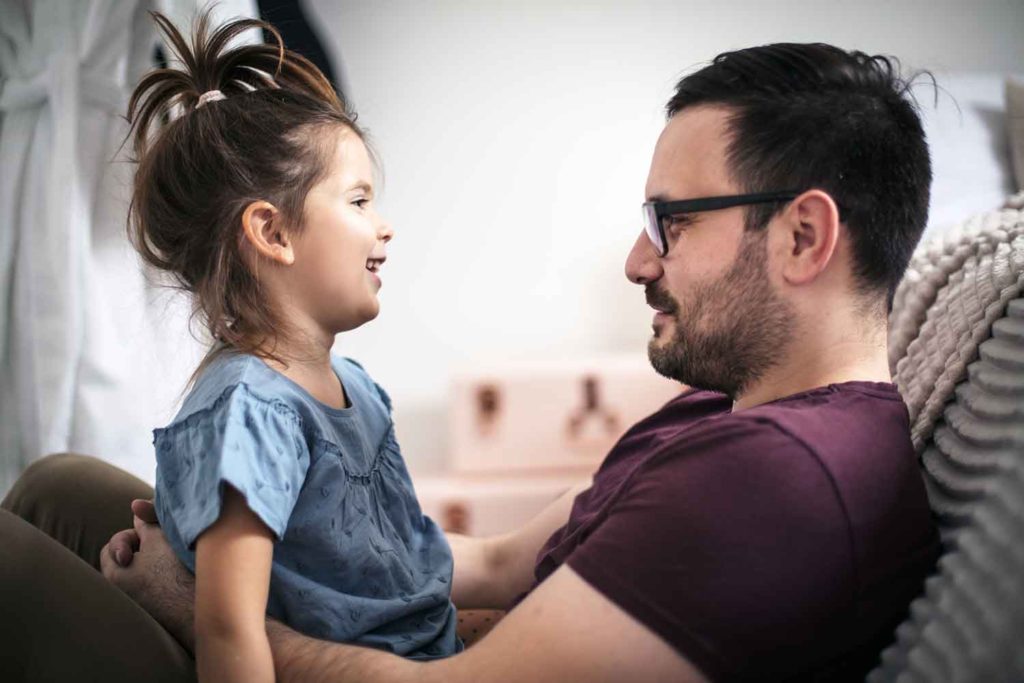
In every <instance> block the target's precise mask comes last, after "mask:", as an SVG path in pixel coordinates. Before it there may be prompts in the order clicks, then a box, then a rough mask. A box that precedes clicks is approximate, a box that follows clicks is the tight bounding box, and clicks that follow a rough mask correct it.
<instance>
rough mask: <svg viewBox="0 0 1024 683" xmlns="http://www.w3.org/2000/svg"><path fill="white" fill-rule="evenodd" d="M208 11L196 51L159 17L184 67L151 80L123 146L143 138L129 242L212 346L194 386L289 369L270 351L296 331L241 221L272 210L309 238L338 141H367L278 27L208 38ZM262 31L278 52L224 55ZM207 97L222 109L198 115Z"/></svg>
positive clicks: (237, 24)
mask: <svg viewBox="0 0 1024 683" xmlns="http://www.w3.org/2000/svg"><path fill="white" fill-rule="evenodd" d="M210 13H211V10H210V9H207V10H205V11H203V12H202V13H201V14H199V16H198V17H197V18H196V20H195V22H194V23H193V31H192V43H191V45H189V44H188V43H187V42H186V41H185V39H184V37H182V35H181V33H179V31H178V30H177V29H176V28H175V27H174V25H173V24H171V22H170V21H169V20H168V19H167V17H165V16H164V15H162V14H160V13H158V12H150V15H151V16H152V17H153V19H154V20H155V21H156V23H157V25H158V26H159V28H160V30H161V31H162V33H163V34H164V36H165V37H166V39H167V42H168V44H169V47H170V48H171V50H172V51H173V53H174V54H175V55H176V56H177V58H178V60H179V61H180V62H181V66H182V67H183V68H180V69H179V68H161V69H154V70H153V71H150V72H149V73H147V74H146V75H145V76H144V77H143V78H142V80H141V81H140V82H139V84H138V86H137V87H136V88H135V92H133V93H132V96H131V100H130V101H129V104H128V115H127V117H126V118H127V120H128V122H129V123H130V124H131V126H130V129H129V132H128V136H127V137H126V138H125V140H126V141H127V139H128V137H131V136H132V134H133V132H134V139H133V143H134V155H133V158H132V159H131V161H132V162H134V163H136V164H137V165H138V166H137V169H136V173H135V182H134V188H133V193H132V199H131V204H130V206H129V216H128V226H127V227H128V235H129V238H130V239H131V241H132V244H133V245H134V246H135V248H136V249H137V250H138V252H139V253H140V254H141V255H142V258H143V259H144V260H145V261H146V262H147V263H148V264H150V265H152V266H153V267H155V268H156V269H158V270H159V271H163V272H165V273H168V274H169V275H170V276H171V279H172V281H173V283H174V284H173V286H175V287H177V288H179V289H183V290H185V291H187V292H189V293H191V294H192V306H193V318H194V317H195V316H198V317H199V318H200V319H201V320H202V322H203V323H204V325H205V327H206V329H207V330H208V331H209V333H210V335H211V336H212V338H213V340H215V341H214V343H213V345H212V347H211V348H210V349H209V351H208V352H207V354H206V357H205V358H203V361H202V362H201V363H200V365H199V367H198V368H197V369H196V371H195V372H194V373H193V374H192V377H191V379H190V380H189V385H190V384H191V383H192V382H193V381H194V380H195V378H196V377H197V376H198V375H199V373H200V372H201V371H202V370H203V369H204V368H205V367H206V366H207V365H209V363H210V362H211V361H212V360H214V358H216V357H217V356H219V355H220V354H221V353H224V352H227V351H232V350H235V351H241V352H248V353H257V352H259V354H260V355H263V356H265V357H269V358H273V359H275V360H278V361H280V362H284V361H283V360H282V359H280V358H278V357H277V356H275V355H274V353H273V344H274V343H275V342H276V341H277V340H278V339H280V338H281V337H282V336H283V335H287V334H288V330H286V329H285V328H284V326H283V325H282V320H281V318H280V315H279V313H278V312H277V311H275V310H273V308H272V307H271V306H270V304H269V303H268V301H267V300H266V298H265V297H264V296H263V295H262V293H261V291H260V283H259V281H258V279H257V278H256V277H255V275H254V272H253V271H252V270H250V267H249V265H248V264H247V263H246V260H245V258H243V254H242V251H241V247H240V243H241V242H240V230H241V218H242V214H243V212H244V210H245V208H246V206H248V205H249V204H250V203H251V202H253V201H257V200H266V201H269V202H270V203H272V204H274V206H276V207H277V208H278V209H279V210H280V211H281V217H282V220H283V223H284V225H285V226H287V227H288V229H289V230H291V231H292V232H293V234H294V233H297V232H300V231H301V228H302V214H303V206H304V203H305V198H306V195H307V193H308V192H309V190H310V189H311V188H312V187H313V185H315V184H316V183H317V182H319V181H320V180H321V179H322V178H323V177H324V175H325V174H326V172H327V170H328V168H329V166H328V160H329V155H330V151H331V150H332V149H333V147H332V143H333V141H334V140H336V134H337V133H338V132H339V131H344V130H348V131H351V132H353V133H354V134H356V135H358V136H359V138H360V139H363V138H364V135H363V133H362V131H361V130H360V129H359V128H358V126H357V125H356V122H355V119H356V116H355V114H354V113H353V112H351V111H350V110H349V109H348V108H347V107H346V105H345V103H344V102H343V101H342V100H341V98H340V97H339V96H338V94H337V93H336V92H335V91H334V88H333V87H332V86H331V84H330V82H329V81H328V80H327V79H326V78H325V77H324V75H323V73H321V72H320V70H319V69H317V67H316V66H315V65H314V64H313V63H312V62H310V61H309V60H307V59H306V58H304V57H302V56H301V55H298V54H296V53H294V52H291V51H289V50H286V49H285V47H284V43H283V41H282V40H281V36H280V34H279V33H278V32H277V30H276V29H275V28H274V27H273V26H272V25H270V24H268V23H266V22H263V21H258V20H255V19H237V20H234V21H231V22H230V23H227V24H225V25H223V26H221V27H219V28H217V29H216V30H214V31H213V32H212V33H211V31H210ZM253 28H256V29H264V30H265V31H267V32H268V33H269V34H270V35H272V36H273V37H274V39H275V40H276V43H277V45H276V46H273V45H267V44H255V45H243V46H240V47H235V48H231V49H228V48H227V46H228V43H229V42H230V41H231V40H232V39H233V38H235V37H236V36H237V35H239V34H240V33H242V32H243V31H246V30H248V29H253ZM210 90H220V91H221V92H222V93H223V94H224V96H225V99H223V100H215V101H210V102H207V103H205V104H203V105H202V106H197V105H198V104H199V97H200V95H202V94H203V93H205V92H207V91H210ZM174 115H176V116H174ZM332 133H333V135H332ZM268 342H270V343H271V349H269V350H268V349H266V348H265V344H266V343H268Z"/></svg>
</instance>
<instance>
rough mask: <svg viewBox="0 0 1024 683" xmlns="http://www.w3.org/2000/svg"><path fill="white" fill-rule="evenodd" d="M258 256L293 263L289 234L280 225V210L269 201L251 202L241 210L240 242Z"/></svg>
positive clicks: (293, 257)
mask: <svg viewBox="0 0 1024 683" xmlns="http://www.w3.org/2000/svg"><path fill="white" fill-rule="evenodd" d="M246 242H248V243H249V246H250V247H252V248H253V249H255V250H256V253H257V254H258V255H260V256H263V257H266V258H268V259H270V260H271V261H273V262H275V263H280V264H282V265H285V266H290V265H292V264H293V263H295V250H294V248H293V244H292V239H291V235H289V234H288V232H287V231H286V230H284V228H283V227H282V220H281V212H280V211H278V210H277V207H275V206H274V205H273V204H271V203H270V202H264V201H258V202H252V203H251V204H249V206H247V207H245V211H243V212H242V243H243V245H244V244H245V243H246Z"/></svg>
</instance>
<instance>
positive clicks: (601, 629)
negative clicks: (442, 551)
mask: <svg viewBox="0 0 1024 683" xmlns="http://www.w3.org/2000/svg"><path fill="white" fill-rule="evenodd" d="M267 631H268V635H269V637H270V646H271V649H272V650H273V652H274V663H275V669H276V672H277V679H278V681H281V683H292V682H298V681H303V682H308V683H321V682H322V683H328V682H330V683H348V682H350V681H352V682H354V681H373V682H374V683H411V682H412V681H416V682H417V683H520V682H521V681H532V682H535V683H575V682H577V681H578V682H580V683H582V682H584V681H586V682H593V683H603V682H607V683H618V682H621V681H626V680H628V681H633V682H635V683H645V682H648V681H649V682H651V683H657V682H661V681H678V682H679V683H698V682H701V681H705V679H704V677H703V676H702V675H701V673H700V672H699V671H698V670H697V669H696V668H695V667H694V666H693V665H691V664H690V663H689V662H688V661H687V660H686V659H684V658H683V657H682V656H681V655H680V654H679V653H678V652H676V651H675V650H674V649H672V647H671V646H669V645H668V644H667V643H666V642H665V641H663V640H662V639H661V638H659V637H658V636H657V635H655V634H654V633H653V632H652V631H650V630H649V629H648V628H647V627H645V626H644V625H643V624H641V623H640V622H638V621H636V620H635V619H633V617H631V616H630V615H629V614H627V613H626V612H624V611H623V610H622V609H621V608H619V607H618V606H617V605H616V604H615V603H613V602H612V601H610V600H608V599H607V598H605V597H604V596H603V595H602V594H601V593H599V592H598V591H596V590H595V589H594V588H592V587H590V585H589V584H587V583H586V582H585V581H584V580H583V579H581V578H580V577H579V576H578V575H577V574H576V573H575V572H573V571H572V569H570V568H569V567H568V566H563V567H561V568H560V569H558V570H557V571H556V572H555V573H554V574H552V575H551V577H549V578H548V579H547V580H546V581H544V582H543V583H542V584H541V585H540V586H538V587H537V588H536V589H535V590H534V591H533V592H532V593H531V594H530V595H529V596H528V597H527V598H526V599H525V600H524V601H523V602H522V603H521V604H520V605H519V606H518V607H516V609H514V610H512V611H511V612H510V613H509V615H508V616H507V617H505V618H504V619H502V620H501V622H500V623H499V624H498V625H497V626H496V627H495V628H494V630H493V631H491V632H490V633H489V634H488V635H487V636H485V637H484V638H483V639H482V640H481V641H480V642H479V643H477V644H476V645H474V646H473V647H472V648H471V649H468V650H466V651H465V652H463V653H461V654H458V655H455V656H453V657H449V658H447V659H442V660H437V661H433V662H426V663H418V662H413V661H410V660H406V659H402V658H401V657H398V656H396V655H392V654H390V653H386V652H381V651H379V650H370V649H367V648H361V647H353V646H351V645H342V644H337V643H328V642H325V641H322V640H315V639H313V638H307V637H306V636H303V635H301V634H299V633H296V632H295V631H292V630H291V629H289V628H287V627H285V626H282V625H280V624H276V623H268V629H267ZM524 655H525V656H524Z"/></svg>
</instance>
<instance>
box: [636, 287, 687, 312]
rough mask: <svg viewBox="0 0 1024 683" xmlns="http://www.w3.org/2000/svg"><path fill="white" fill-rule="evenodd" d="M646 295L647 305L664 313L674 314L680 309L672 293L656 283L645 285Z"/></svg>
mask: <svg viewBox="0 0 1024 683" xmlns="http://www.w3.org/2000/svg"><path fill="white" fill-rule="evenodd" d="M644 296H645V297H646V298H647V305H648V306H650V307H651V308H654V309H657V310H659V311H662V312H663V313H668V314H674V313H676V312H677V311H678V310H679V306H678V305H677V304H676V300H675V299H673V298H672V295H671V294H669V293H668V292H666V291H665V290H664V289H661V288H660V287H658V286H657V285H656V284H653V283H652V284H649V285H647V286H646V287H644Z"/></svg>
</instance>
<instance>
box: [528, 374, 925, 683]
mask: <svg viewBox="0 0 1024 683" xmlns="http://www.w3.org/2000/svg"><path fill="white" fill-rule="evenodd" d="M731 407H732V404H731V401H730V400H729V399H727V398H726V397H724V396H722V395H720V394H714V393H710V392H703V391H695V392H689V393H686V394H683V395H682V396H680V397H678V398H676V399H674V400H673V401H671V402H669V403H668V404H667V405H665V407H664V408H662V409H661V410H660V411H658V412H657V413H655V414H654V415H652V416H650V417H649V418H647V419H645V420H644V421H642V422H640V423H639V424H637V425H636V426H634V427H633V428H632V429H631V430H630V431H629V432H627V433H626V435H625V436H624V437H623V438H622V439H621V440H620V441H619V443H618V444H617V445H616V446H615V448H614V449H612V451H611V453H610V454H609V455H608V457H607V458H606V459H605V461H604V463H603V464H602V465H601V468H600V469H599V470H598V472H597V474H596V475H595V477H594V483H593V486H592V487H591V488H590V489H588V490H587V491H585V492H583V493H582V494H580V495H579V496H578V497H577V498H576V501H575V503H574V504H573V508H572V512H571V514H570V516H569V521H568V523H567V524H566V525H565V526H564V527H563V528H561V529H559V530H558V531H557V532H555V534H554V535H553V536H552V537H551V538H550V539H549V540H548V542H547V544H546V545H545V546H544V548H543V549H542V550H541V552H540V554H539V555H538V558H537V566H536V578H537V581H538V583H539V582H540V581H543V580H544V579H545V578H547V577H548V576H549V575H550V574H551V573H552V572H554V571H555V570H556V569H557V568H558V567H559V566H561V565H562V564H563V563H566V562H568V564H569V566H570V567H572V569H573V570H574V571H575V572H576V573H577V574H579V575H580V576H581V577H583V579H584V580H586V581H587V582H588V583H589V584H590V585H592V586H593V587H594V588H596V589H597V590H598V591H600V592H601V593H602V594H604V595H605V596H607V597H608V598H609V599H611V600H612V601H613V602H615V603H616V604H618V605H619V606H620V607H621V608H623V609H624V610H625V611H626V612H628V613H629V614H631V615H632V616H633V617H634V618H636V619H637V620H639V621H640V622H642V623H643V624H646V625H647V627H648V628H650V629H651V630H653V631H654V632H655V633H657V634H659V635H660V636H661V637H662V638H663V639H664V640H665V641H667V642H668V643H669V644H671V645H672V646H673V647H675V648H676V649H677V650H678V651H679V652H680V653H681V654H682V655H683V656H684V657H685V658H686V659H688V660H689V661H690V662H692V663H693V664H694V665H696V666H697V667H698V668H700V669H701V670H702V671H703V672H704V674H705V675H706V676H708V677H709V678H711V679H713V680H743V679H755V680H780V679H790V678H796V679H801V680H803V679H821V680H841V679H845V678H849V679H851V680H856V679H858V678H859V679H860V680H863V676H864V674H865V673H866V672H867V670H868V669H869V668H870V667H871V666H872V665H873V664H874V662H875V661H876V660H877V655H878V653H879V652H880V651H881V649H882V647H883V646H884V645H885V644H886V643H887V642H888V641H889V640H890V639H891V637H892V635H893V630H894V628H895V626H896V625H897V624H898V623H899V622H900V621H901V620H902V619H903V618H904V616H905V614H906V611H907V606H908V605H909V603H910V601H911V600H912V599H913V598H914V597H915V596H916V595H917V594H918V593H919V592H920V590H921V588H922V584H923V580H924V578H925V576H926V575H927V574H928V572H929V571H930V570H931V568H932V566H933V564H934V562H935V559H936V557H937V555H938V548H939V544H938V536H937V534H936V531H935V527H934V525H933V522H932V518H931V513H930V510H929V507H928V500H927V498H926V495H925V490H924V484H923V481H922V477H921V474H920V472H919V470H918V464H917V459H916V457H915V456H914V451H913V448H912V446H911V442H910V429H909V421H908V416H907V409H906V406H905V405H904V404H903V401H902V400H901V399H900V396H899V394H898V393H897V391H896V388H895V387H894V386H893V385H891V384H881V383H873V382H847V383H845V384H835V385H829V386H827V387H821V388H818V389H814V390H811V391H807V392H802V393H799V394H795V395H792V396H788V397H786V398H782V399H779V400H777V401H772V402H770V403H766V404H763V405H760V406H757V407H755V408H750V409H748V410H743V411H740V412H736V413H733V412H731Z"/></svg>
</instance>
